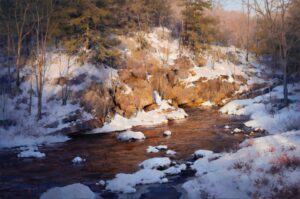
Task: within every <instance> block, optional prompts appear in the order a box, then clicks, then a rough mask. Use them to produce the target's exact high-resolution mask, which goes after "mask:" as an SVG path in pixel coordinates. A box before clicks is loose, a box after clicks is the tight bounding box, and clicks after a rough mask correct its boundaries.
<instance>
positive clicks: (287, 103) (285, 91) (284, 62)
mask: <svg viewBox="0 0 300 199" xmlns="http://www.w3.org/2000/svg"><path fill="white" fill-rule="evenodd" d="M282 65H283V97H284V106H286V107H287V106H288V105H289V99H288V87H287V61H286V58H283V60H282Z"/></svg>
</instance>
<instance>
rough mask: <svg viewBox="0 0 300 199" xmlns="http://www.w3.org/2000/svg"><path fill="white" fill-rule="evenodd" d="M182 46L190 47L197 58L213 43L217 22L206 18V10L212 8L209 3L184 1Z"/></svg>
mask: <svg viewBox="0 0 300 199" xmlns="http://www.w3.org/2000/svg"><path fill="white" fill-rule="evenodd" d="M183 5H184V10H183V12H182V15H183V31H182V33H181V40H182V44H183V45H185V46H187V47H189V48H190V50H191V51H192V52H193V53H194V55H195V57H197V56H198V55H199V53H200V52H201V51H202V50H203V49H205V48H207V47H208V45H207V44H209V43H210V42H212V41H213V39H214V35H215V33H216V30H215V28H214V24H215V20H214V19H213V18H210V17H208V16H205V14H204V11H205V9H209V8H211V4H210V2H209V1H205V0H183Z"/></svg>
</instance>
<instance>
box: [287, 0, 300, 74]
mask: <svg viewBox="0 0 300 199" xmlns="http://www.w3.org/2000/svg"><path fill="white" fill-rule="evenodd" d="M299 21H300V1H299V0H293V1H292V2H291V6H290V9H289V14H288V18H287V23H288V24H287V26H288V31H287V43H288V46H290V49H289V55H288V69H289V73H293V72H298V73H299V72H300V23H299Z"/></svg>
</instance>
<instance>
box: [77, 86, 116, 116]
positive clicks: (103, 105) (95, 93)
mask: <svg viewBox="0 0 300 199" xmlns="http://www.w3.org/2000/svg"><path fill="white" fill-rule="evenodd" d="M113 101H114V100H113V99H112V97H111V95H110V93H109V90H108V89H107V88H105V86H104V85H102V84H92V85H91V86H90V87H89V88H88V89H86V91H85V93H84V94H83V96H82V97H81V100H80V105H81V106H83V107H84V109H85V110H86V111H87V112H90V113H92V114H93V115H94V116H95V117H98V118H101V119H102V120H104V118H105V117H106V116H107V115H108V113H109V112H111V111H112V110H113V107H114V103H113Z"/></svg>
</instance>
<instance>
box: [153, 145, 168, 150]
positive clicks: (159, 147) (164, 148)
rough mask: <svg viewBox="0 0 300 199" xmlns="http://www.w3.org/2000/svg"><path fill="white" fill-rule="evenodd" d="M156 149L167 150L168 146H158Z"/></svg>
mask: <svg viewBox="0 0 300 199" xmlns="http://www.w3.org/2000/svg"><path fill="white" fill-rule="evenodd" d="M155 148H157V149H158V150H167V149H168V146H167V145H158V146H156V147H155Z"/></svg>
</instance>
